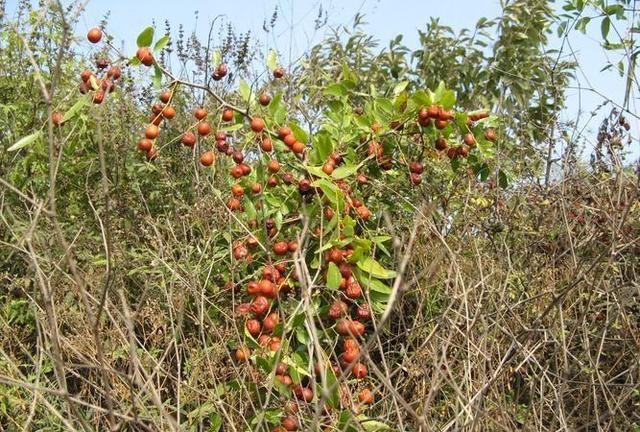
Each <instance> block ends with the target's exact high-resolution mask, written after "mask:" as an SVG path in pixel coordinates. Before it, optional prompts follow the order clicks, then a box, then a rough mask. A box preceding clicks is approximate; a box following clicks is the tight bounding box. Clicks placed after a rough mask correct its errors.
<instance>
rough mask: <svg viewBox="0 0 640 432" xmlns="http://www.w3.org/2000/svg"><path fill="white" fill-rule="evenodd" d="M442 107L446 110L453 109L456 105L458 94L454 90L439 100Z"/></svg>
mask: <svg viewBox="0 0 640 432" xmlns="http://www.w3.org/2000/svg"><path fill="white" fill-rule="evenodd" d="M439 103H440V105H442V106H443V107H444V109H451V108H453V106H454V105H455V103H456V93H455V92H454V91H453V90H446V91H445V92H444V93H443V94H442V98H441V99H440V100H439Z"/></svg>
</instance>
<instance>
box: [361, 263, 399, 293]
mask: <svg viewBox="0 0 640 432" xmlns="http://www.w3.org/2000/svg"><path fill="white" fill-rule="evenodd" d="M355 275H356V279H358V282H360V283H361V284H362V285H364V286H365V287H367V288H369V289H370V290H371V291H375V292H377V293H380V294H384V295H389V294H391V288H390V287H389V286H387V284H385V283H384V282H382V281H380V280H378V279H374V278H373V277H371V276H370V275H368V274H364V272H362V271H361V270H359V269H356V272H355Z"/></svg>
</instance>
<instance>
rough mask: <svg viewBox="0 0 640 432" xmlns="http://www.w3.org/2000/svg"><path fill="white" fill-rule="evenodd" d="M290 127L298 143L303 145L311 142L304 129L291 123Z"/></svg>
mask: <svg viewBox="0 0 640 432" xmlns="http://www.w3.org/2000/svg"><path fill="white" fill-rule="evenodd" d="M290 127H291V131H292V132H293V136H295V137H296V139H297V140H298V141H300V142H301V143H303V144H306V143H308V142H309V134H308V133H307V132H306V131H305V130H304V129H302V128H301V127H300V126H298V125H297V124H296V123H291V125H290Z"/></svg>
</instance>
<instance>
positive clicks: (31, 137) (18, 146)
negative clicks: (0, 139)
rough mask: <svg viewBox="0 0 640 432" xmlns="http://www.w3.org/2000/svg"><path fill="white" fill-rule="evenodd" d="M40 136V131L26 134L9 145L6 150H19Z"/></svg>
mask: <svg viewBox="0 0 640 432" xmlns="http://www.w3.org/2000/svg"><path fill="white" fill-rule="evenodd" d="M41 136H42V131H38V132H34V133H32V134H31V135H27V136H26V137H22V138H20V139H19V140H18V141H17V142H16V143H15V144H14V145H12V146H11V147H9V148H8V149H7V151H10V152H13V151H16V150H20V149H21V148H23V147H26V146H28V145H30V144H32V143H33V142H34V141H36V140H37V139H38V138H40V137H41Z"/></svg>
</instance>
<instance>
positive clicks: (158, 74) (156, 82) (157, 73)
mask: <svg viewBox="0 0 640 432" xmlns="http://www.w3.org/2000/svg"><path fill="white" fill-rule="evenodd" d="M153 70H154V73H153V77H152V78H151V81H152V82H153V87H155V88H156V89H160V88H162V70H161V69H160V67H159V66H158V65H157V64H156V63H154V64H153Z"/></svg>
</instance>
